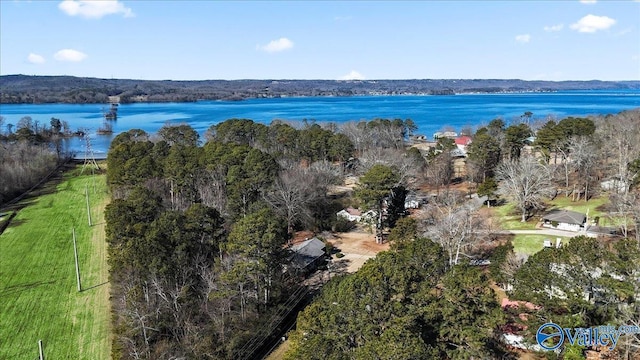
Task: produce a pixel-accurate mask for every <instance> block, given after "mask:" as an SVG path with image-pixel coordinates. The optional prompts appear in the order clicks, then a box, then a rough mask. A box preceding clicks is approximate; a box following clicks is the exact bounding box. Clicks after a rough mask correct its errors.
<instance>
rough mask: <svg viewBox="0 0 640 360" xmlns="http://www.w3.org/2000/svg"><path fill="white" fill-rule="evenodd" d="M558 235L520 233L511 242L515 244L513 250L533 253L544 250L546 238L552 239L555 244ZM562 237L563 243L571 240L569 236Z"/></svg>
mask: <svg viewBox="0 0 640 360" xmlns="http://www.w3.org/2000/svg"><path fill="white" fill-rule="evenodd" d="M557 237H558V236H549V235H533V234H532V235H529V234H518V235H515V236H514V238H513V240H511V243H512V244H513V251H514V252H515V253H517V254H526V255H533V254H535V253H537V252H538V251H540V250H542V248H543V247H544V240H545V239H549V240H551V244H552V245H554V246H555V244H556V238H557ZM560 238H561V239H562V243H563V244H567V243H568V241H569V238H568V237H560Z"/></svg>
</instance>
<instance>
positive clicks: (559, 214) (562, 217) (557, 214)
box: [542, 210, 587, 225]
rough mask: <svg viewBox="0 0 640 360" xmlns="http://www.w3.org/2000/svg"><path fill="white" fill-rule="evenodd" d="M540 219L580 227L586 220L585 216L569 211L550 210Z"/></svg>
mask: <svg viewBox="0 0 640 360" xmlns="http://www.w3.org/2000/svg"><path fill="white" fill-rule="evenodd" d="M542 219H543V220H548V221H556V222H559V223H565V224H576V225H582V224H584V222H585V220H587V216H586V215H585V214H582V213H579V212H575V211H571V210H551V211H549V212H548V213H547V214H546V215H545V216H543V217H542Z"/></svg>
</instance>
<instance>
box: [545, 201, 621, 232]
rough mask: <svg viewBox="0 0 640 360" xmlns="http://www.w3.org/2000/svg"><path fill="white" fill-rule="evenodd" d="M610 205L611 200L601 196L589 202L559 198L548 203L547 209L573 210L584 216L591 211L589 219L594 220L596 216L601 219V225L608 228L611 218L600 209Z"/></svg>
mask: <svg viewBox="0 0 640 360" xmlns="http://www.w3.org/2000/svg"><path fill="white" fill-rule="evenodd" d="M608 203H609V198H608V197H606V196H601V197H597V198H592V199H591V200H589V201H584V200H580V201H571V198H570V197H564V196H558V197H556V198H555V199H553V200H551V201H548V202H547V205H548V206H547V208H548V209H549V210H551V209H563V210H571V211H577V212H580V213H583V214H586V213H587V210H589V219H593V218H594V217H596V216H599V217H600V225H603V226H608V225H610V221H609V217H608V215H607V214H606V213H604V212H602V211H600V210H599V209H598V208H599V207H600V206H602V205H606V204H608Z"/></svg>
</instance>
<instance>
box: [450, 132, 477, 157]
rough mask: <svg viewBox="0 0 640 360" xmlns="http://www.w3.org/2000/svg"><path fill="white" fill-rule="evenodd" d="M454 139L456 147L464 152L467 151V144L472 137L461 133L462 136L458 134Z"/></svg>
mask: <svg viewBox="0 0 640 360" xmlns="http://www.w3.org/2000/svg"><path fill="white" fill-rule="evenodd" d="M454 141H455V143H456V147H458V149H460V150H462V151H463V152H464V153H465V154H466V153H467V146H469V144H471V142H472V141H473V139H471V137H470V136H466V135H462V136H458V137H457V138H455V140H454Z"/></svg>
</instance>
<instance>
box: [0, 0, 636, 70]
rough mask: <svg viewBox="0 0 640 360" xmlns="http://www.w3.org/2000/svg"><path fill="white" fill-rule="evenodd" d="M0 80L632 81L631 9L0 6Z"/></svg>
mask: <svg viewBox="0 0 640 360" xmlns="http://www.w3.org/2000/svg"><path fill="white" fill-rule="evenodd" d="M0 74H1V75H8V74H27V75H74V76H90V77H100V78H133V79H154V80H162V79H172V80H203V79H358V78H361V79H461V78H465V79H471V78H473V79H483V78H498V79H514V78H517V79H525V80H591V79H598V80H640V2H639V1H634V0H626V1H611V0H599V1H593V0H582V1H580V0H571V1H570V0H566V1H551V0H549V1H408V2H395V1H394V2H385V1H373V2H365V1H356V2H346V1H319V2H309V1H295V2H285V1H254V2H249V1H246V2H245V1H233V2H232V1H204V0H201V1H150V0H144V1H127V0H122V1H80V0H66V1H16V0H2V1H0Z"/></svg>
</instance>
